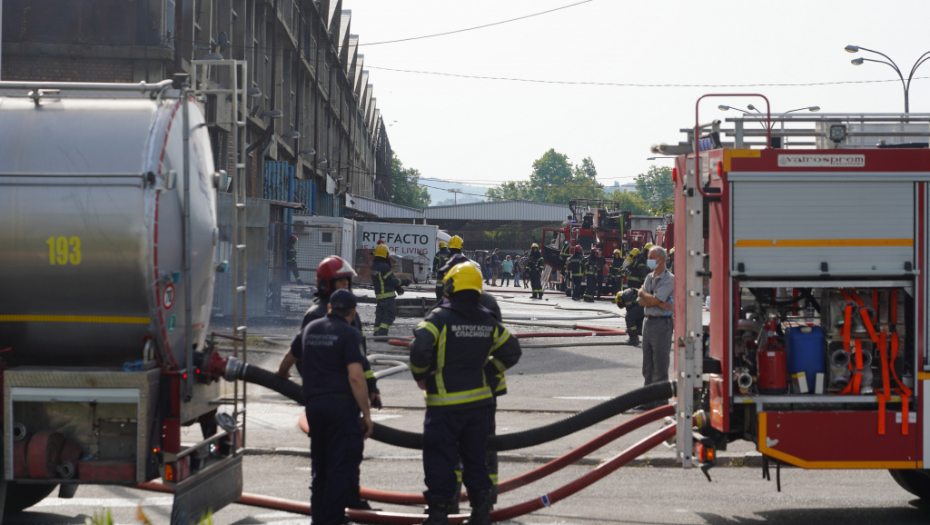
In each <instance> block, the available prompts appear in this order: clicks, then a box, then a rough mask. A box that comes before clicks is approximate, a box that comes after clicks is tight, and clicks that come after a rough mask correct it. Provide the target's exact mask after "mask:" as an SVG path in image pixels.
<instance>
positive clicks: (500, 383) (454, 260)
mask: <svg viewBox="0 0 930 525" xmlns="http://www.w3.org/2000/svg"><path fill="white" fill-rule="evenodd" d="M456 238H457V237H453V238H452V240H451V241H449V244H453V243H454V242H455V239H456ZM461 240H462V239H461V238H459V243H458V245H459V246H461ZM452 251H454V252H458V253H453V254H452V257H451V258H450V259H449V261H448V262H446V264H445V266H444V267H443V268H441V270H442V272H443V274H445V273H446V272H448V271H449V270H451V269H452V268H453V267H454V266H457V265H459V264H463V263H464V264H472V263H471V261H470V260H468V257H465V256H464V255H462V250H455V249H453V250H452ZM479 302H480V304H481V306H483V307H485V308H487V309H488V310H490V312H491V315H493V316H494V319H495V320H496V321H497V322H501V307H500V305H498V304H497V299H495V298H494V296H493V295H491V294H489V293H482V294H481V300H480V301H479ZM449 304H450V303H449V298H448V297H444V298H443V299H442V300H440V301H439V302H438V303H436V305H435V306H433V308H432V310H435V309H437V308H440V307H441V306H445V307H448V306H449ZM484 375H485V378H486V379H487V382H488V386H489V387H491V393H492V394H493V395H494V404H493V405H491V408H490V409H489V411H488V427H489V429H488V430H489V431H488V435H491V436H493V435H494V432H495V430H496V428H497V417H496V415H497V414H496V413H497V398H498V396H502V395H504V394H506V393H507V379H506V378H505V377H504V372H503V371H502V370H498V369H497V367H496V366H495V365H494V363H493V362H491V361H488V362H487V364H485V365H484ZM487 464H488V472H489V474H490V478H491V506H494V504H496V503H497V470H498V469H497V451H496V450H493V449H488V455H487ZM461 465H462V462H461V460H459V466H458V467H457V468H456V471H455V476H456V485H455V496H453V505H452V514H458V513H459V508H458V504H459V497H460V496H461V494H462V466H461Z"/></svg>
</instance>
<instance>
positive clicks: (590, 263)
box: [581, 255, 601, 275]
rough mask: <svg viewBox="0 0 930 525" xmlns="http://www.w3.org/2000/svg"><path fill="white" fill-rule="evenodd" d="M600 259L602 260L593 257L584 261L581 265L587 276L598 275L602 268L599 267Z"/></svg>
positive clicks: (588, 257)
mask: <svg viewBox="0 0 930 525" xmlns="http://www.w3.org/2000/svg"><path fill="white" fill-rule="evenodd" d="M598 259H600V257H594V256H591V255H589V256H587V257H585V258H584V259H582V261H581V265H582V266H583V267H584V274H585V275H598V270H600V268H601V267H600V266H598V262H599V261H598Z"/></svg>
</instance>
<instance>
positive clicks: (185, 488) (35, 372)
mask: <svg viewBox="0 0 930 525" xmlns="http://www.w3.org/2000/svg"><path fill="white" fill-rule="evenodd" d="M198 66H199V67H198ZM204 66H213V67H214V68H218V67H223V66H229V67H231V68H232V69H237V68H244V67H245V65H244V63H242V62H238V61H213V62H211V63H210V64H195V71H197V70H199V69H201V68H202V67H204ZM239 72H240V73H241V77H239V78H247V76H246V75H245V72H244V71H239ZM231 77H232V78H233V79H235V78H236V74H233V75H231ZM204 78H206V77H204ZM214 92H219V93H221V96H222V97H223V98H225V96H226V95H223V94H222V93H231V94H232V95H234V97H233V98H231V100H235V101H236V103H233V104H228V106H229V107H230V108H231V109H230V113H234V114H236V115H237V116H235V115H234V118H233V119H232V120H233V121H236V120H238V119H240V118H244V115H245V114H246V113H245V112H244V110H245V101H246V94H245V92H244V88H238V87H235V86H234V87H233V88H232V89H217V90H215V91H214ZM211 93H213V92H211V91H210V90H209V89H201V90H194V89H191V88H190V87H189V83H188V80H187V79H186V75H177V76H176V77H175V79H173V80H166V81H163V82H160V83H157V84H145V83H144V82H143V83H141V84H76V83H25V82H0V186H2V189H0V268H2V271H0V290H3V293H2V294H0V385H2V389H3V394H4V395H3V403H2V404H0V413H2V419H0V421H2V424H3V443H2V455H0V467H2V468H0V471H2V476H0V478H2V479H0V506H2V508H3V510H4V514H9V513H10V512H17V511H20V510H22V509H25V508H28V507H30V506H32V505H34V504H35V503H37V502H39V501H40V500H42V499H43V498H44V497H46V496H48V495H49V494H51V493H52V491H53V490H55V488H56V487H60V488H59V492H58V495H59V497H65V498H67V497H72V496H73V495H74V494H75V491H76V490H77V488H78V487H79V486H80V485H82V484H116V485H125V486H133V485H137V484H139V483H143V482H149V481H152V480H156V479H159V478H160V479H161V481H162V483H164V484H165V485H167V486H168V487H169V488H170V489H171V490H172V491H173V492H174V493H175V500H174V508H173V510H172V517H171V521H172V523H182V524H183V523H188V522H191V521H194V522H196V520H197V519H198V518H199V517H200V516H201V514H202V513H203V512H206V511H217V510H219V509H220V508H222V507H223V506H225V505H227V504H229V503H231V502H233V501H235V500H236V499H238V498H239V496H240V494H241V492H242V457H241V455H240V451H241V448H242V437H243V430H244V424H243V421H244V406H243V405H242V404H241V402H240V399H239V398H240V394H242V391H243V390H244V388H243V389H239V388H237V391H236V392H235V394H236V395H234V396H233V397H232V398H230V397H228V396H226V397H224V396H223V395H221V394H222V391H221V382H220V381H219V380H220V379H221V377H222V376H223V373H224V372H225V367H226V360H225V359H223V358H221V357H220V356H219V354H218V353H217V351H216V349H215V348H214V345H213V344H212V342H211V341H210V338H209V337H208V333H209V323H210V311H211V306H212V301H213V291H214V290H213V289H214V278H215V272H216V271H218V270H220V269H222V268H223V267H224V265H223V264H219V265H218V264H217V261H216V260H215V255H214V254H215V246H216V244H217V240H218V229H217V218H216V217H217V216H216V192H217V189H218V188H219V189H220V190H221V191H226V183H225V180H224V179H225V173H217V172H216V171H215V169H214V163H213V160H212V159H213V157H212V149H211V144H210V138H209V136H208V132H207V129H206V127H205V126H206V121H205V119H204V113H203V111H202V109H201V108H202V107H203V106H204V104H203V103H204V101H205V100H206V99H207V97H209V96H212V95H211ZM223 118H224V117H223V116H222V115H221V116H220V118H219V119H217V120H222V119H223ZM227 120H228V119H227ZM234 129H235V128H234ZM238 129H239V132H233V133H231V135H234V136H235V137H234V138H235V141H234V147H235V149H234V151H238V152H239V154H240V155H241V157H240V158H244V140H243V139H244V126H239V127H238ZM243 175H244V165H243V164H241V161H240V163H238V164H237V165H236V170H235V172H234V177H233V182H232V184H231V187H232V189H233V193H234V198H235V201H236V203H237V206H236V208H237V210H236V211H237V215H238V212H241V213H242V214H244V211H245V210H244V200H245V193H244V191H242V190H244V176H243ZM240 202H241V203H243V204H241V205H239V203H240ZM234 230H237V228H235V227H234ZM234 244H236V243H235V240H234ZM240 251H242V250H240ZM242 253H244V251H242ZM237 261H238V258H236V257H235V256H234V261H233V272H234V274H235V275H236V276H239V275H244V267H243V266H242V264H239V265H237V264H236V263H237ZM218 267H219V268H218ZM234 281H236V282H235V286H236V287H237V289H238V290H237V292H238V293H239V295H238V296H237V297H239V298H241V299H242V304H245V301H244V289H245V283H244V282H242V280H241V279H238V280H237V279H234ZM236 317H237V322H236V326H235V332H236V334H237V337H236V339H238V340H241V342H242V343H241V345H242V351H243V352H245V346H244V341H245V337H244V332H245V323H244V313H243V312H239V313H237V314H236ZM237 365H238V366H239V371H240V372H241V369H242V366H241V363H237ZM241 397H242V401H244V396H241ZM218 409H219V410H218ZM229 409H231V410H229ZM194 424H199V425H200V428H201V430H202V434H203V438H202V440H200V439H197V442H196V443H182V429H183V428H184V427H187V426H191V425H194ZM189 435H191V434H186V435H185V437H186V436H189ZM186 439H187V440H189V438H186Z"/></svg>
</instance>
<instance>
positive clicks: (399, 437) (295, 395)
mask: <svg viewBox="0 0 930 525" xmlns="http://www.w3.org/2000/svg"><path fill="white" fill-rule="evenodd" d="M225 378H226V380H227V381H235V380H237V379H241V380H243V381H246V382H248V383H255V384H257V385H261V386H263V387H266V388H270V389H271V390H274V391H276V392H278V393H280V394H283V395H284V396H286V397H289V398H290V399H293V400H294V401H296V402H297V403H300V404H301V405H303V404H304V396H303V390H302V388H301V386H300V385H298V384H297V383H294V382H292V381H290V380H288V379H284V378H282V377H279V376H277V375H275V374H274V373H273V372H270V371H268V370H265V369H263V368H259V367H256V366H250V365H247V364H245V363H242V362H240V361H239V360H237V359H235V358H233V357H230V358H229V360H228V361H227V365H226V370H225ZM671 397H675V384H674V383H671V382H667V381H666V382H663V383H655V384H653V385H649V386H647V387H643V388H639V389H636V390H633V391H632V392H627V393H626V394H622V395H620V396H617V397H615V398H613V399H610V400H608V401H604V402H603V403H601V404H599V405H596V406H594V407H591V408H589V409H587V410H585V411H582V412H579V413H577V414H575V415H573V416H571V417H568V418H566V419H562V420H560V421H556V422H555V423H550V424H548V425H545V426H542V427H539V428H534V429H529V430H524V431H522V432H514V433H511V434H503V435H499V436H489V438H488V447H490V448H493V449H494V450H498V451H503V450H515V449H520V448H528V447H533V446H536V445H540V444H543V443H548V442H549V441H554V440H556V439H560V438H563V437H565V436H568V435H570V434H573V433H575V432H578V431H579V430H582V429H585V428H588V427H590V426H592V425H596V424H597V423H600V422H601V421H604V420H605V419H608V418H611V417H613V416H616V415H617V414H620V413H621V412H625V411H627V410H630V409H631V408H635V407H638V406H640V405H644V404H648V403H652V402H656V401H667V400H668V399H669V398H671ZM371 437H372V438H373V439H374V440H376V441H380V442H382V443H387V444H389V445H394V446H396V447H401V448H409V449H414V450H422V449H423V434H420V433H417V432H407V431H404V430H397V429H394V428H391V427H386V426H384V425H381V424H378V423H375V425H374V431H373V433H372V435H371Z"/></svg>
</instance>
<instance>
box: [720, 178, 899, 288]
mask: <svg viewBox="0 0 930 525" xmlns="http://www.w3.org/2000/svg"><path fill="white" fill-rule="evenodd" d="M844 175H845V176H849V175H850V174H836V176H838V177H841V176H844ZM756 177H757V174H753V177H752V178H753V179H755V178H756ZM734 178H736V179H737V181H736V182H732V199H733V258H732V268H731V270H732V271H736V272H738V273H743V274H747V275H792V274H793V275H818V274H829V275H841V274H847V275H858V276H862V277H868V276H878V275H900V274H901V273H902V272H904V271H905V269H906V268H907V270H908V271H910V269H911V268H915V267H916V265H915V261H914V257H915V253H914V236H915V229H916V228H915V224H914V217H915V212H914V208H915V196H914V193H915V192H914V184H913V183H912V182H843V183H841V184H837V183H835V182H832V183H831V182H788V183H786V182H781V181H755V180H753V181H750V180H743V179H742V178H740V177H739V176H738V174H731V175H730V180H731V181H733V179H734ZM747 178H748V177H747ZM789 206H790V210H791V211H790V213H786V209H787V208H786V207H789ZM824 265H825V266H824ZM740 268H742V270H740Z"/></svg>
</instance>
